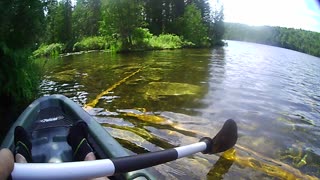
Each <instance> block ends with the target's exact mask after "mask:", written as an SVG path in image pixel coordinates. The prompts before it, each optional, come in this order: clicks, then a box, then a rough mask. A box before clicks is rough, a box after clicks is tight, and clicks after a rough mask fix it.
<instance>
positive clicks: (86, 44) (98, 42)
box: [73, 36, 106, 51]
mask: <svg viewBox="0 0 320 180" xmlns="http://www.w3.org/2000/svg"><path fill="white" fill-rule="evenodd" d="M105 47H106V40H105V39H104V38H103V37H100V36H93V37H86V38H83V39H82V40H81V41H80V42H77V43H75V44H74V46H73V51H88V50H102V49H105Z"/></svg>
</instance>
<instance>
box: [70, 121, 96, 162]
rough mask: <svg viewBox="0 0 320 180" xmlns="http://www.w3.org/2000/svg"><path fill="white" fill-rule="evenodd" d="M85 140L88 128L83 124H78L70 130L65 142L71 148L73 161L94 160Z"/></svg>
mask: <svg viewBox="0 0 320 180" xmlns="http://www.w3.org/2000/svg"><path fill="white" fill-rule="evenodd" d="M87 138H88V127H87V124H86V123H85V122H78V123H76V124H75V125H73V126H72V127H71V128H70V130H69V134H68V137H67V142H68V144H69V145H70V146H71V148H72V152H73V159H74V160H75V161H84V160H86V158H87V159H92V160H95V156H94V154H93V150H92V148H91V146H90V145H89V143H88V141H87ZM87 156H88V157H87Z"/></svg>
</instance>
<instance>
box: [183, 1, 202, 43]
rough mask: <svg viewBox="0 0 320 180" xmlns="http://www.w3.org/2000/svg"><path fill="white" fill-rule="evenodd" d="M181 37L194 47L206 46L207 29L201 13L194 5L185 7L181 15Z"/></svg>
mask: <svg viewBox="0 0 320 180" xmlns="http://www.w3.org/2000/svg"><path fill="white" fill-rule="evenodd" d="M182 35H183V37H184V38H185V39H187V40H189V41H191V42H192V43H194V44H195V45H196V46H206V45H208V41H207V40H208V37H207V27H206V26H205V24H204V23H203V21H202V18H201V11H200V10H199V9H198V8H197V7H196V5H195V4H190V5H188V6H187V7H186V10H185V12H184V15H183V30H182Z"/></svg>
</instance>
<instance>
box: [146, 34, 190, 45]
mask: <svg viewBox="0 0 320 180" xmlns="http://www.w3.org/2000/svg"><path fill="white" fill-rule="evenodd" d="M149 43H150V45H151V47H153V48H154V49H178V48H182V47H192V46H194V44H193V43H191V42H187V41H183V40H182V39H181V38H180V37H179V36H177V35H173V34H161V35H159V36H153V37H152V38H151V39H150V42H149Z"/></svg>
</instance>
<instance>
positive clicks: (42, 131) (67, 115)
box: [1, 95, 154, 179]
mask: <svg viewBox="0 0 320 180" xmlns="http://www.w3.org/2000/svg"><path fill="white" fill-rule="evenodd" d="M77 121H85V122H86V123H87V124H88V128H89V138H88V140H89V143H90V145H91V146H92V147H93V149H94V150H95V154H96V156H97V158H98V159H105V158H115V157H124V156H129V155H130V154H129V153H128V152H127V151H126V150H125V149H124V148H123V147H122V146H121V145H120V144H119V143H118V142H117V141H116V140H115V139H114V138H113V137H112V136H111V135H110V134H109V133H108V132H107V131H106V130H105V129H104V128H103V127H102V126H101V125H100V124H99V123H98V122H96V120H95V119H94V118H93V117H92V116H90V115H89V114H88V113H87V112H86V111H85V110H83V109H82V108H81V107H80V106H79V105H78V104H76V103H75V102H73V101H72V100H70V99H69V98H67V97H65V96H63V95H51V96H44V97H41V98H39V99H37V100H35V101H34V102H33V103H31V104H30V105H29V106H28V107H27V108H26V109H25V111H24V112H23V113H22V114H21V115H20V116H19V118H18V119H17V121H16V122H15V123H14V124H13V126H12V127H11V129H10V130H9V132H8V134H7V135H6V137H5V139H4V141H3V142H2V144H1V148H9V149H11V150H13V149H14V128H15V127H16V126H22V127H24V128H25V129H26V130H27V131H28V132H29V133H30V136H31V139H32V147H33V148H32V158H33V160H34V162H53V163H59V162H70V161H72V159H73V158H72V151H71V148H70V146H69V145H68V144H67V142H66V136H67V134H68V131H69V128H70V126H72V124H74V123H75V122H77ZM115 178H120V179H154V177H153V176H152V174H151V173H150V172H149V171H148V170H145V169H143V170H138V171H133V172H129V173H125V174H121V175H119V176H116V177H115Z"/></svg>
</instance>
